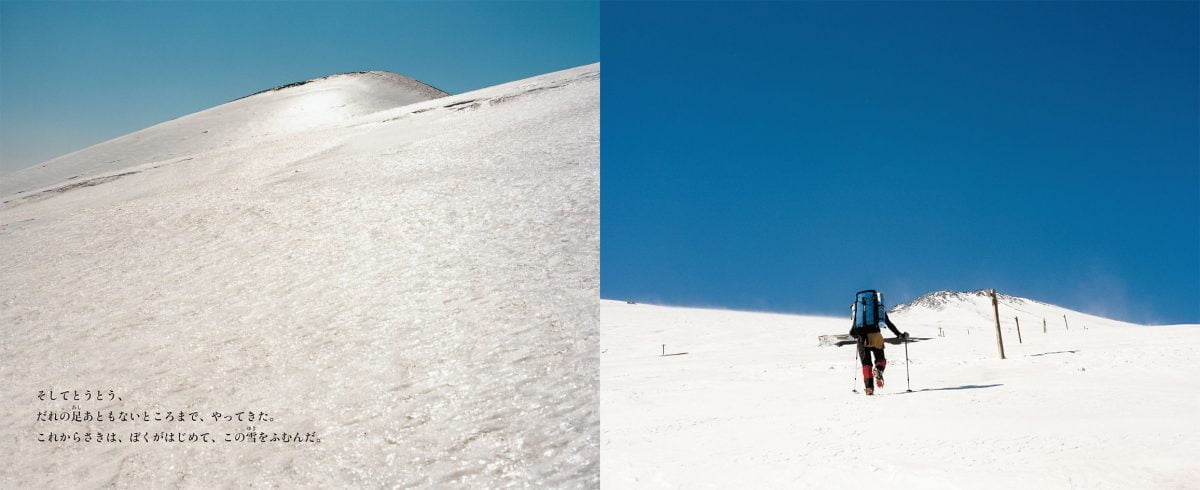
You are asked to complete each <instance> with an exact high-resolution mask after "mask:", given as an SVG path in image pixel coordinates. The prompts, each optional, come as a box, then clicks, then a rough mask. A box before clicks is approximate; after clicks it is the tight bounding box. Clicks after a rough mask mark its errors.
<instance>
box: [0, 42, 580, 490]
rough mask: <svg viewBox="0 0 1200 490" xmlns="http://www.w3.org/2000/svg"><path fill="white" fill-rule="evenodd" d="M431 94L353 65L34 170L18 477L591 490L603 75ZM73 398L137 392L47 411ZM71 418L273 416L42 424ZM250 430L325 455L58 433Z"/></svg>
mask: <svg viewBox="0 0 1200 490" xmlns="http://www.w3.org/2000/svg"><path fill="white" fill-rule="evenodd" d="M376 78H380V79H379V80H377V79H376ZM378 84H384V85H385V86H390V87H391V88H386V87H381V86H380V85H378ZM388 84H391V85H388ZM424 90H425V89H421V88H420V86H418V87H417V89H415V92H414V89H413V87H412V86H411V84H410V83H408V82H406V81H404V80H399V79H390V78H389V77H388V76H385V75H377V74H370V73H368V74H357V75H347V76H340V77H331V78H327V79H325V80H324V81H315V82H312V83H308V84H304V85H298V86H293V87H285V88H282V89H280V90H277V91H271V92H265V93H262V94H259V95H254V96H251V97H247V98H244V99H241V100H238V101H235V102H232V103H230V104H226V105H223V106H220V107H217V108H215V109H212V110H209V111H205V112H201V113H198V114H194V115H191V116H187V117H183V118H180V119H177V120H175V121H172V122H170V123H165V124H161V125H158V126H155V127H152V128H148V129H146V130H144V131H141V132H138V133H134V134H133V135H130V136H127V137H125V138H118V139H117V140H113V141H110V142H108V143H104V144H101V145H97V146H95V147H92V148H89V149H86V150H83V151H81V152H78V153H76V154H74V155H68V156H67V157H63V158H60V159H57V160H54V161H51V162H47V164H46V165H45V167H42V168H41V169H39V170H37V171H35V172H32V173H28V174H27V175H23V176H22V177H21V179H22V184H21V185H17V186H16V187H22V188H31V189H35V188H36V189H42V190H41V191H30V192H25V193H22V194H19V195H16V196H10V197H9V198H6V201H7V202H5V203H4V204H3V205H2V206H0V255H2V256H3V257H4V259H5V260H4V261H3V262H0V325H3V328H2V329H0V441H2V443H0V461H4V462H5V464H4V465H2V466H0V488H31V487H32V488H41V487H97V486H108V485H112V486H116V487H140V488H146V487H168V486H183V487H196V488H213V487H225V486H239V487H240V486H278V487H285V488H288V487H296V486H307V487H312V486H316V487H328V488H342V487H383V486H389V487H390V486H393V485H401V486H430V487H475V488H479V487H499V486H508V485H518V486H538V487H541V486H554V487H576V486H594V485H596V484H597V476H598V475H597V472H598V456H599V442H598V436H599V429H598V424H599V421H598V414H597V405H598V401H597V396H598V392H597V390H598V387H597V376H598V374H597V370H598V363H599V361H598V349H597V347H598V340H597V334H598V332H597V316H598V309H597V303H596V298H597V281H598V213H599V212H598V199H599V196H598V190H599V189H598V185H599V184H598V176H599V65H590V66H583V67H579V68H574V69H570V70H564V71H561V72H556V73H551V74H547V75H543V76H539V77H535V78H531V79H527V80H521V81H516V82H512V83H507V84H503V85H499V86H495V87H491V88H487V89H483V90H479V91H475V92H470V93H465V94H460V95H456V96H450V97H443V98H437V99H433V100H428V99H430V97H433V96H436V95H438V94H436V93H429V92H428V91H424ZM327 97H328V100H327V99H326V98H327ZM335 99H336V100H335ZM414 101H415V102H414ZM410 102H413V103H410ZM246 128H251V129H253V130H252V131H247V130H246ZM202 130H207V131H209V133H207V134H205V133H203V132H202ZM188 134H191V135H193V136H190V137H189V138H200V137H201V136H200V135H205V136H207V135H214V134H215V135H223V136H221V137H222V138H224V137H230V138H232V137H234V136H232V135H239V136H237V138H241V139H238V140H236V141H233V142H230V143H218V144H210V143H209V142H203V141H196V142H195V144H194V145H192V143H191V142H192V141H193V140H187V141H171V140H170V138H175V137H177V136H180V135H188ZM164 139H166V140H165V141H164ZM189 145H191V146H189ZM114 158H119V159H120V160H121V162H122V163H121V164H120V165H128V166H121V167H120V168H117V167H116V166H115V165H117V164H113V165H114V166H109V165H108V164H107V163H105V162H108V161H109V160H111V159H114ZM84 162H92V163H93V164H92V165H90V166H89V165H87V164H85V163H84ZM60 167H61V168H60ZM75 174H79V175H80V177H78V178H74V179H71V178H70V177H72V176H73V175H75ZM64 176H65V177H64ZM10 184H11V182H10V181H6V183H5V185H6V186H9V185H10ZM6 188H7V187H6ZM76 389H77V390H102V391H104V392H107V390H113V391H115V392H116V394H117V395H118V396H120V397H121V399H120V400H113V401H107V400H106V401H102V402H97V401H79V402H76V401H73V400H71V401H66V402H63V401H53V402H52V401H42V400H39V399H38V398H37V394H38V391H39V390H56V391H57V390H76ZM73 405H78V406H79V408H80V409H82V410H102V411H104V412H107V411H118V412H119V411H130V412H143V411H148V412H149V413H150V414H151V415H152V416H153V414H154V413H155V412H156V411H162V412H165V411H184V412H190V411H196V412H199V413H201V414H204V415H206V416H209V417H211V415H210V414H211V413H212V412H214V411H219V412H225V413H236V412H239V411H264V412H267V413H269V416H270V417H272V418H273V419H274V420H269V421H266V422H262V421H260V422H254V423H250V422H245V421H244V422H238V421H236V420H234V421H220V422H216V421H213V420H211V418H210V419H209V420H206V421H205V422H199V423H197V422H187V423H171V422H167V421H150V422H144V421H141V422H116V423H112V422H108V421H105V422H99V423H98V422H94V421H93V422H82V423H63V422H39V421H38V419H37V413H38V412H39V411H43V410H54V411H58V410H68V409H70V407H71V406H73ZM249 426H254V427H255V428H256V429H255V430H256V431H262V432H267V433H270V432H288V433H292V432H298V433H301V434H306V433H309V432H312V433H315V434H317V435H318V436H319V437H320V440H321V442H319V443H308V444H289V443H282V442H268V443H237V442H235V443H224V442H221V443H210V444H205V443H168V442H151V443H130V442H128V441H126V442H124V443H107V442H106V443H95V442H93V443H90V444H78V443H47V442H38V437H39V434H40V433H46V432H52V431H53V432H58V431H66V432H68V433H70V432H76V431H102V432H108V431H113V432H116V433H118V434H123V435H124V437H126V438H128V437H129V436H128V434H129V433H130V432H134V431H144V432H155V431H195V432H211V433H212V434H215V435H216V436H217V437H219V438H223V437H224V434H227V433H240V432H244V431H246V429H247V428H248V427H249Z"/></svg>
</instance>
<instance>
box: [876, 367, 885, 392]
mask: <svg viewBox="0 0 1200 490" xmlns="http://www.w3.org/2000/svg"><path fill="white" fill-rule="evenodd" d="M874 371H875V386H878V387H880V388H883V371H880V370H879V368H875V369H874Z"/></svg>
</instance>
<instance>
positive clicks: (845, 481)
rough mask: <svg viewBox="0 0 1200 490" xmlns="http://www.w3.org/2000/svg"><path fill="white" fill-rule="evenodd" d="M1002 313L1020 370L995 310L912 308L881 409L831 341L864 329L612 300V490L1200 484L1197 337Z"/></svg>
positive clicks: (957, 296)
mask: <svg viewBox="0 0 1200 490" xmlns="http://www.w3.org/2000/svg"><path fill="white" fill-rule="evenodd" d="M851 295H852V292H851V293H850V294H848V296H851ZM849 299H852V297H850V298H848V301H847V307H848V306H849ZM885 299H886V298H885ZM1000 315H1001V318H1002V332H1003V339H1004V346H1005V353H1006V357H1007V359H1004V360H1001V359H1000V358H999V352H998V348H997V338H996V332H995V320H994V316H993V313H992V305H991V298H990V296H984V295H982V294H980V293H979V292H972V293H953V292H939V293H932V294H930V295H927V296H925V297H922V298H920V299H918V300H916V301H914V302H912V303H910V304H908V305H902V306H900V307H897V308H896V309H895V310H894V313H892V314H891V315H890V316H891V317H892V319H893V320H894V321H895V323H897V324H898V326H899V327H900V328H901V330H904V331H908V332H910V333H911V334H912V335H913V336H915V337H919V338H923V339H924V340H920V341H917V342H915V343H911V344H909V345H907V346H904V345H888V346H887V350H886V353H887V357H888V359H889V360H890V362H889V364H888V368H887V370H886V372H885V373H886V379H887V384H886V386H885V387H884V388H882V389H880V390H879V391H877V393H876V395H875V396H872V397H867V396H864V395H863V389H862V380H861V373H860V370H859V367H858V359H857V357H856V353H855V350H854V349H853V347H852V346H843V347H833V346H821V345H820V343H819V342H818V337H819V336H821V335H827V334H843V333H846V332H847V331H848V330H849V327H850V325H849V323H850V319H849V316H848V313H847V315H846V316H843V317H820V316H801V315H786V314H774V313H756V312H740V311H726V310H713V309H698V308H678V307H667V306H655V305H642V304H627V303H625V302H620V301H607V300H605V301H602V302H601V307H600V321H601V385H600V386H601V397H600V403H601V413H602V414H603V424H602V426H601V456H602V459H601V460H602V462H603V463H602V467H601V479H602V481H603V482H604V484H605V485H606V486H611V487H613V488H731V487H736V488H859V487H863V488H866V487H886V488H1072V487H1080V488H1188V487H1190V486H1192V484H1193V482H1195V481H1197V480H1198V479H1200V466H1197V465H1196V464H1195V462H1194V458H1193V457H1192V456H1191V455H1192V454H1194V453H1196V452H1197V451H1200V438H1195V437H1188V435H1187V430H1186V429H1181V425H1180V424H1181V422H1180V421H1186V420H1189V419H1191V418H1192V417H1193V416H1194V414H1195V413H1197V411H1200V397H1195V396H1191V395H1189V393H1191V385H1192V384H1193V383H1192V378H1193V376H1192V375H1191V374H1190V373H1192V372H1193V371H1194V369H1193V367H1192V366H1193V364H1194V359H1193V358H1194V356H1193V354H1192V352H1191V351H1192V349H1191V347H1190V346H1192V345H1195V344H1196V343H1197V342H1198V341H1200V325H1176V326H1158V327H1153V328H1150V327H1144V326H1138V325H1131V324H1128V323H1124V322H1118V321H1113V320H1106V319H1102V318H1098V317H1093V316H1090V315H1083V314H1080V313H1078V312H1073V311H1071V310H1068V309H1065V308H1061V307H1057V306H1054V305H1049V304H1046V303H1041V302H1038V301H1034V300H1030V299H1023V298H1017V297H1011V296H1001V297H1000ZM1063 315H1066V316H1067V320H1068V322H1069V329H1068V328H1067V325H1064V322H1063ZM1016 317H1019V318H1021V320H1020V321H1021V335H1020V336H1019V337H1018V335H1017V332H1016V325H1015V323H1016V321H1015V320H1014V318H1016ZM1043 317H1044V318H1046V320H1047V328H1046V329H1045V331H1043V327H1042V318H1043ZM1085 325H1086V328H1084V327H1085ZM885 336H886V337H891V334H885ZM664 352H665V353H666V354H668V355H666V356H664V355H662V354H663V353H664ZM906 352H907V354H906ZM906 358H907V359H908V360H909V361H910V362H909V363H908V364H906V363H905V360H906ZM906 377H909V378H911V389H912V393H907V392H906V391H905V390H906V389H907V387H908V386H909V381H908V379H906ZM852 389H857V391H858V392H857V393H854V392H852V391H851V390H852ZM1184 425H1186V424H1184Z"/></svg>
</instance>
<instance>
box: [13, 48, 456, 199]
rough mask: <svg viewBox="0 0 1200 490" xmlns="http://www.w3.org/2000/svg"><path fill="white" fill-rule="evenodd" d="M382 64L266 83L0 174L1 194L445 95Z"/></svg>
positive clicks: (260, 139) (256, 141)
mask: <svg viewBox="0 0 1200 490" xmlns="http://www.w3.org/2000/svg"><path fill="white" fill-rule="evenodd" d="M445 95H446V93H445V92H442V91H440V90H438V89H436V88H433V87H430V86H429V85H426V84H424V83H421V82H419V81H417V80H413V79H411V78H408V77H405V76H403V75H398V74H395V73H389V72H382V71H369V72H359V73H343V74H339V75H331V76H328V77H322V78H317V79H313V80H308V81H304V82H299V83H296V84H289V85H286V86H283V87H279V88H275V89H269V90H264V91H262V92H258V93H255V94H252V95H249V96H246V97H243V98H240V99H237V100H234V101H231V102H228V103H226V104H221V105H219V106H216V107H213V108H211V109H208V110H204V111H200V112H197V113H195V114H189V115H187V116H183V117H180V118H178V119H173V120H170V121H167V122H164V123H162V124H157V125H154V126H151V127H149V128H146V129H143V130H141V131H136V132H133V133H130V134H127V135H125V136H121V137H119V138H115V139H113V140H110V141H106V142H104V143H100V144H98V145H94V146H91V147H88V148H85V149H83V150H79V151H77V152H74V153H70V154H67V155H63V156H61V157H58V158H55V159H52V160H48V161H46V162H43V163H41V164H39V165H35V166H33V167H30V168H27V169H22V170H18V171H16V172H13V173H11V174H9V175H4V176H2V177H0V197H2V196H9V195H11V194H16V193H19V192H22V191H24V192H26V193H27V192H31V191H36V190H39V189H40V188H43V187H45V186H48V185H51V184H56V183H58V182H62V181H65V180H67V179H69V178H71V177H87V176H91V175H95V174H98V173H102V172H114V171H117V170H120V169H124V168H130V167H136V166H139V165H143V164H147V163H151V162H164V161H170V160H173V159H178V158H184V157H195V156H196V155H197V154H201V153H204V152H207V151H211V150H214V149H218V148H229V147H242V146H247V145H257V144H262V143H263V142H264V141H266V140H270V139H271V138H272V137H276V136H280V135H287V134H291V133H295V132H297V131H303V130H308V129H318V128H329V127H335V126H344V125H345V124H346V123H347V122H348V121H350V120H352V119H354V118H356V117H360V116H363V115H366V114H370V113H372V112H378V111H381V110H384V109H391V108H394V107H400V106H404V105H408V104H412V103H415V102H422V101H426V100H430V99H435V98H438V97H444V96H445Z"/></svg>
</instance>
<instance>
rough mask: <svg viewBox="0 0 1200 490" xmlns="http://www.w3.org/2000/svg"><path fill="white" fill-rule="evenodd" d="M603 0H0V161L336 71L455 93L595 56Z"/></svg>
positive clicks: (73, 145) (64, 148)
mask: <svg viewBox="0 0 1200 490" xmlns="http://www.w3.org/2000/svg"><path fill="white" fill-rule="evenodd" d="M599 15H600V13H599V6H598V5H597V4H596V3H587V2H575V3H562V2H552V3H539V2H521V3H510V2H505V3H500V2H483V3H478V2H476V3H470V2H456V3H450V2H430V3H412V2H406V3H396V2H337V3H332V2H328V3H322V2H315V3H314V2H305V3H301V2H237V3H233V2H201V3H181V2H161V3H146V2H120V3H116V2H107V3H92V2H85V3H59V2H54V3H51V2H34V3H29V2H11V1H3V2H0V172H5V171H11V170H15V169H18V168H23V167H28V166H31V165H34V164H37V163H39V162H41V161H44V160H46V159H49V158H52V157H55V156H58V155H61V154H64V153H68V152H71V151H74V150H77V149H80V148H83V147H86V146H90V145H92V144H95V143H99V142H101V141H105V140H108V139H111V138H114V137H117V136H121V135H123V134H126V133H129V132H132V131H136V130H138V129H142V128H144V127H147V126H151V125H154V124H157V123H160V122H163V121H166V120H169V119H173V118H176V117H179V116H182V115H186V114H190V113H192V112H196V111H199V110H203V109H207V108H209V107H212V106H215V105H218V104H221V103H224V102H228V101H229V100H231V99H235V98H238V97H241V96H244V95H248V94H250V93H253V92H257V91H259V90H262V89H266V88H270V87H274V86H278V85H281V84H285V83H290V82H295V81H300V80H307V79H310V78H315V77H320V76H325V75H329V74H333V73H339V72H347V71H359V70H389V71H394V72H397V73H401V74H404V75H407V76H410V77H413V78H416V79H418V80H421V81H423V82H426V83H428V84H430V85H433V86H435V87H438V88H440V89H442V90H445V91H448V92H451V93H459V92H464V91H468V90H473V89H477V88H483V87H488V86H491V85H495V84H497V83H502V82H508V81H512V80H517V79H521V78H525V77H530V76H534V75H539V74H542V73H547V72H550V71H555V70H560V69H564V68H570V67H574V66H579V65H585V64H588V63H595V62H597V61H599V60H600V23H599Z"/></svg>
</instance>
